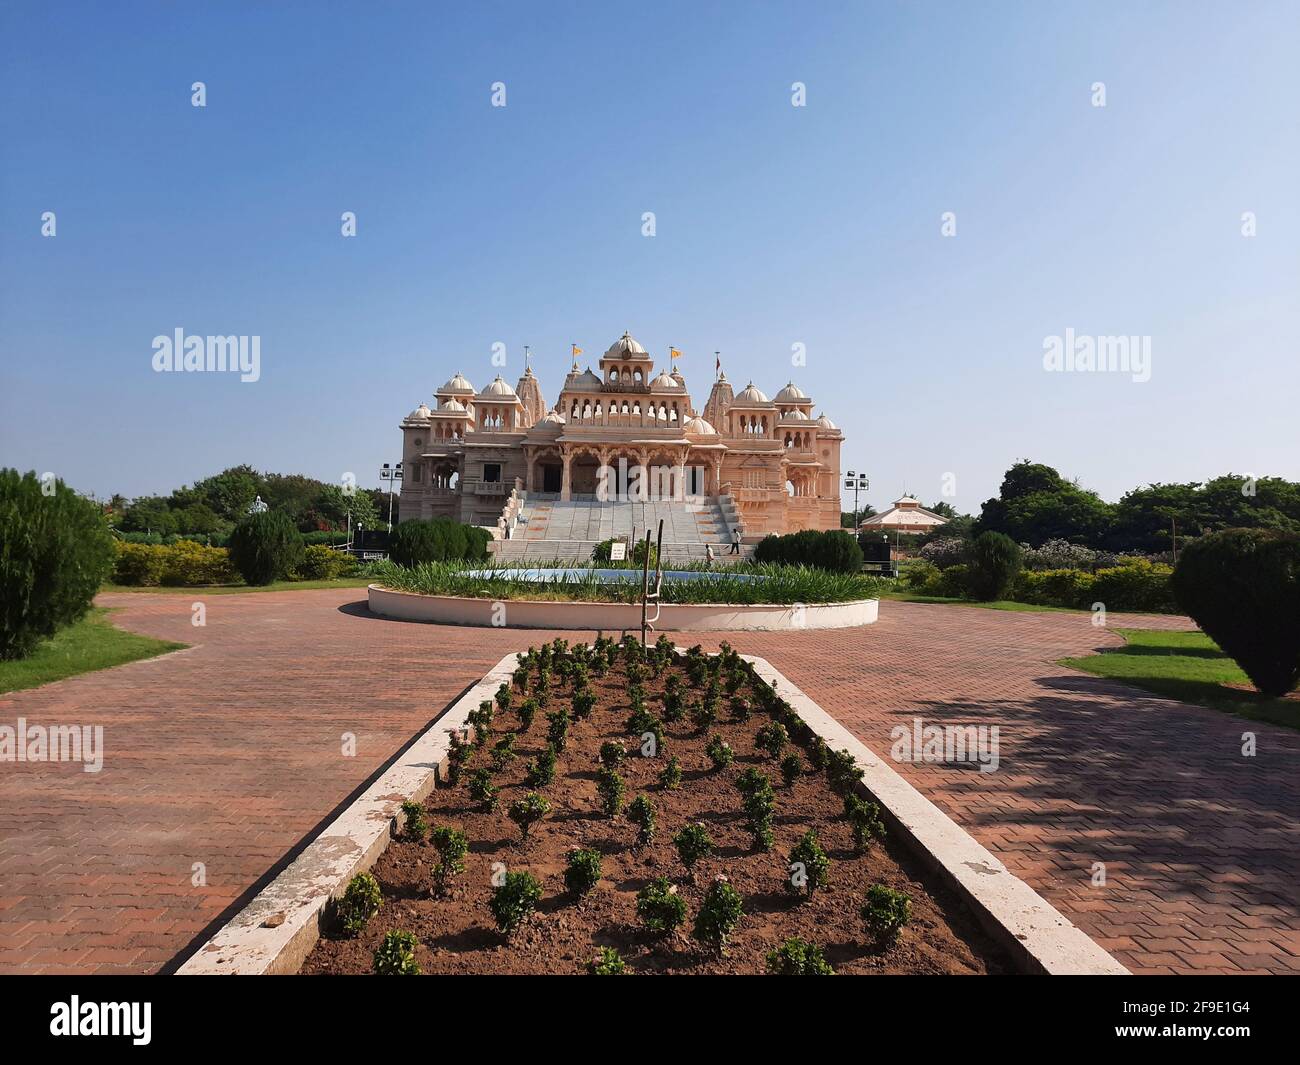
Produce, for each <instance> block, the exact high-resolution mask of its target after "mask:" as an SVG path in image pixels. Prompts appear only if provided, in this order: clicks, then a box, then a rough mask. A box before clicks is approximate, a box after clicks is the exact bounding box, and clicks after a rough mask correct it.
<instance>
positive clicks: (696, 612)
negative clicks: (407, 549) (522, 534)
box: [369, 584, 880, 632]
mask: <svg viewBox="0 0 1300 1065" xmlns="http://www.w3.org/2000/svg"><path fill="white" fill-rule="evenodd" d="M369 592H370V610H371V613H374V614H378V615H380V616H381V617H386V618H399V619H401V620H403V621H430V622H436V623H437V624H440V625H477V626H481V627H483V628H512V629H618V630H626V629H639V628H640V627H641V605H640V604H639V603H583V602H577V601H574V600H537V599H504V600H503V599H469V598H465V597H462V596H455V595H416V594H415V593H412V592H398V591H394V590H393V589H391V588H384V587H381V586H380V585H378V584H372V585H370V588H369ZM879 607H880V600H878V599H858V600H854V601H852V602H848V603H806V604H800V605H797V606H790V605H781V604H762V603H759V604H755V605H748V604H735V603H698V604H697V603H664V604H663V605H662V606H661V607H660V613H659V620H658V621H656V622H655V623H654V627H655V631H656V632H743V631H747V630H748V631H758V632H773V631H789V630H799V629H848V628H856V627H857V626H859V625H870V624H872V623H873V622H874V621H875V620H876V614H877V611H878V609H879ZM650 614H651V616H652V617H653V616H654V606H653V605H651V608H650Z"/></svg>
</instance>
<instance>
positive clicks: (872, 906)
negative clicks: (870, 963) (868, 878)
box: [860, 884, 912, 947]
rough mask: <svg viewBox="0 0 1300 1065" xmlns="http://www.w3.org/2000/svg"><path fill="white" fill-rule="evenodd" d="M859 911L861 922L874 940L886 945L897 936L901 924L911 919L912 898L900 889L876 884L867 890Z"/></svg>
mask: <svg viewBox="0 0 1300 1065" xmlns="http://www.w3.org/2000/svg"><path fill="white" fill-rule="evenodd" d="M860 913H861V915H862V923H863V924H865V925H866V926H867V931H868V932H870V933H871V934H872V935H873V936H874V937H875V939H876V942H877V943H878V944H880V945H881V946H882V947H883V946H888V945H889V944H890V943H892V942H893V941H894V940H895V939H897V938H898V933H899V932H900V931H901V930H902V927H903V925H905V924H907V922H908V921H909V920H911V917H912V899H911V896H909V895H907V894H905V893H904V892H902V891H895V890H894V889H893V888H890V887H886V886H885V885H884V884H876V885H875V886H874V887H872V888H870V889H869V890H868V891H867V901H866V902H865V903H864V904H863V906H862V909H861V911H860Z"/></svg>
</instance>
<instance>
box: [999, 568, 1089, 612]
mask: <svg viewBox="0 0 1300 1065" xmlns="http://www.w3.org/2000/svg"><path fill="white" fill-rule="evenodd" d="M1096 581H1097V578H1096V577H1095V576H1094V575H1093V574H1091V573H1085V572H1084V571H1083V570H1078V569H1045V570H1021V572H1020V573H1019V575H1018V576H1017V577H1016V580H1015V583H1014V584H1013V585H1012V586H1011V597H1012V598H1013V599H1015V600H1016V601H1017V602H1019V603H1033V604H1035V605H1037V606H1065V607H1077V608H1087V607H1090V606H1091V605H1092V604H1093V603H1094V602H1095V601H1096V598H1097V597H1096V595H1095V594H1094V592H1093V586H1094V585H1095V584H1096Z"/></svg>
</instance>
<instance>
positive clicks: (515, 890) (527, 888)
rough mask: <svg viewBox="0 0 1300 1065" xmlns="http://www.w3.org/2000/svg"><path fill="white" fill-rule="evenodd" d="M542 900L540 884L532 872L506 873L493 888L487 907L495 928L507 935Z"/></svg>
mask: <svg viewBox="0 0 1300 1065" xmlns="http://www.w3.org/2000/svg"><path fill="white" fill-rule="evenodd" d="M541 901H542V885H541V884H540V883H538V881H537V878H536V877H535V876H533V874H532V873H526V872H519V873H507V874H506V876H505V880H503V881H502V882H501V886H500V887H497V888H493V890H492V897H491V899H489V900H488V909H490V910H491V911H492V917H493V919H495V921H496V923H497V928H499V929H500V930H501V933H502V934H503V935H506V936H508V935H509V934H510V933H511V932H513V931H514V930H515V929H516V928H518V927H519V926H520V925H521V924H523V922H524V921H525V920H526V919H527V918H528V916H529V915H530V914H531V913H532V912H533V911H534V910H535V909H537V904H538V903H539V902H541Z"/></svg>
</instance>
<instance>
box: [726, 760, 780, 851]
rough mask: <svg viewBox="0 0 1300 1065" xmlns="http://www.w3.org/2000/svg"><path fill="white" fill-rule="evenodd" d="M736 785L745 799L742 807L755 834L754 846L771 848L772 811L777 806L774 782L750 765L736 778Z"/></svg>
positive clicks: (750, 828)
mask: <svg viewBox="0 0 1300 1065" xmlns="http://www.w3.org/2000/svg"><path fill="white" fill-rule="evenodd" d="M736 787H737V789H738V790H739V791H740V794H741V796H742V799H743V802H742V807H743V809H744V811H745V816H746V818H748V820H749V830H750V832H752V833H753V835H754V846H755V847H756V848H757V849H759V850H764V851H766V850H771V849H772V843H773V836H772V811H773V809H774V808H775V806H776V795H775V793H774V792H773V791H772V782H771V781H770V780H768V778H767V777H766V776H764V775H763V774H762V773H760V772H758V770H756V769H754V767H753V766H750V767H749V768H748V769H746V770H745V771H744V772H743V773H741V774H740V776H739V777H737V778H736Z"/></svg>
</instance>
